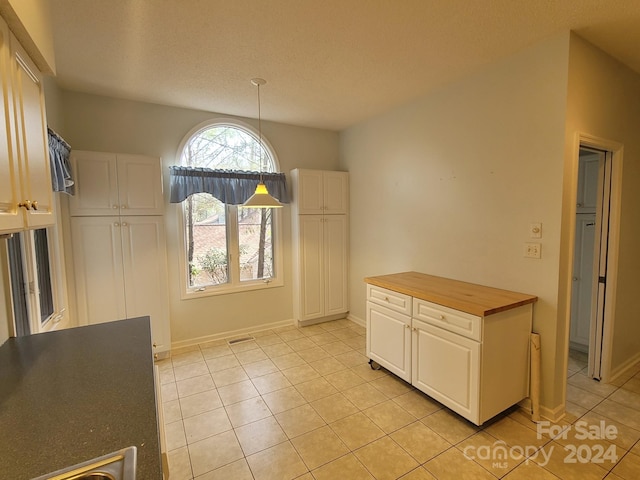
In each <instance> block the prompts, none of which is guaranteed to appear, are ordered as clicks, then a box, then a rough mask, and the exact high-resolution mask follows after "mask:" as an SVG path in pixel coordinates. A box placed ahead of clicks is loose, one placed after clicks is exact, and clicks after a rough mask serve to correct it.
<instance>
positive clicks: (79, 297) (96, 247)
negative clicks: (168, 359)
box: [71, 216, 171, 352]
mask: <svg viewBox="0 0 640 480" xmlns="http://www.w3.org/2000/svg"><path fill="white" fill-rule="evenodd" d="M71 236H72V244H73V262H74V273H75V282H76V302H77V313H78V320H79V323H80V324H96V323H102V322H108V321H112V320H118V319H122V318H132V317H140V316H147V315H148V316H149V317H150V318H151V331H152V338H153V342H154V344H155V345H156V349H157V351H158V352H164V351H167V350H169V349H170V342H171V338H170V332H169V304H168V293H169V292H168V286H167V263H166V244H165V232H164V221H163V217H161V216H111V217H106V216H94V217H72V218H71Z"/></svg>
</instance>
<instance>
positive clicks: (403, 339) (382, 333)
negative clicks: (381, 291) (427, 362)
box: [366, 302, 411, 382]
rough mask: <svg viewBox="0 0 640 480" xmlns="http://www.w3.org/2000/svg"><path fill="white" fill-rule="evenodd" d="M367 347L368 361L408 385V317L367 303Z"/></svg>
mask: <svg viewBox="0 0 640 480" xmlns="http://www.w3.org/2000/svg"><path fill="white" fill-rule="evenodd" d="M366 344H367V353H368V357H369V358H370V359H371V360H373V361H374V362H376V363H378V364H379V365H384V366H385V367H386V368H387V370H389V371H390V372H391V373H395V374H396V375H397V376H398V377H400V378H402V379H403V380H405V381H407V382H411V317H409V316H407V315H402V314H401V313H398V312H395V311H393V310H389V309H388V308H385V307H382V306H380V305H376V304H375V303H373V302H367V339H366Z"/></svg>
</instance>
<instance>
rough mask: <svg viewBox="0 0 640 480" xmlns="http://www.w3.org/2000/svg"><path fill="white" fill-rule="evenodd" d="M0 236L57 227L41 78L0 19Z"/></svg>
mask: <svg viewBox="0 0 640 480" xmlns="http://www.w3.org/2000/svg"><path fill="white" fill-rule="evenodd" d="M0 82H1V84H2V85H1V88H2V97H3V98H2V100H3V110H2V114H3V115H4V125H5V128H4V129H3V130H2V131H1V132H0V233H2V232H12V231H18V230H24V229H32V228H42V227H48V226H51V225H53V224H54V223H55V215H54V212H53V190H52V187H51V173H50V166H49V152H48V138H47V127H46V115H45V103H44V86H43V84H42V75H41V74H40V72H39V71H38V69H37V68H36V66H35V64H34V63H33V62H32V61H31V59H30V58H29V56H28V55H27V54H26V52H25V51H24V49H23V48H22V46H21V45H20V44H19V43H18V41H17V40H16V38H15V37H14V36H13V35H12V34H11V33H10V32H9V29H8V28H7V25H6V23H5V22H4V21H3V20H2V19H0Z"/></svg>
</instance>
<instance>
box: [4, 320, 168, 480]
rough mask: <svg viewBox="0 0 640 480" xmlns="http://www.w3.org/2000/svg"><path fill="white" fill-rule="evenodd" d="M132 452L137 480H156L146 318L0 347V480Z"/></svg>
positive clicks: (158, 472)
mask: <svg viewBox="0 0 640 480" xmlns="http://www.w3.org/2000/svg"><path fill="white" fill-rule="evenodd" d="M132 445H134V446H136V448H137V450H138V451H137V456H138V461H137V477H136V479H137V480H160V479H162V469H161V461H160V447H159V436H158V422H157V416H156V404H155V388H154V374H153V352H152V348H151V328H150V324H149V317H140V318H134V319H128V320H120V321H115V322H109V323H103V324H99V325H90V326H85V327H78V328H70V329H67V330H61V331H57V332H50V333H44V334H39V335H31V336H28V337H22V338H10V339H9V340H7V341H6V342H5V343H4V344H3V345H2V346H1V347H0V479H11V480H22V479H25V480H28V479H32V478H34V477H37V476H40V475H44V474H46V473H49V472H53V471H55V470H59V469H62V468H66V467H69V466H71V465H74V464H77V463H81V462H84V461H87V460H90V459H93V458H96V457H99V456H101V455H105V454H108V453H111V452H115V451H117V450H120V449H122V448H125V447H129V446H132Z"/></svg>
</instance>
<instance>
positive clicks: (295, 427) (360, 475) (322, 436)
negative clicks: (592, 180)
mask: <svg viewBox="0 0 640 480" xmlns="http://www.w3.org/2000/svg"><path fill="white" fill-rule="evenodd" d="M253 337H254V340H251V341H246V342H242V343H237V344H235V345H229V344H227V342H226V341H217V342H211V343H207V344H201V345H199V346H195V347H190V348H186V349H181V350H180V351H174V352H173V355H172V358H171V359H167V360H163V361H161V362H159V364H158V365H159V367H160V375H161V383H162V395H163V402H164V416H165V426H166V436H167V443H168V449H169V461H170V468H171V480H184V479H197V480H223V479H224V480H253V479H255V480H272V479H273V480H287V479H298V480H314V479H315V480H343V479H344V480H360V479H362V480H364V479H377V480H388V479H400V478H401V479H403V480H425V479H434V478H436V479H456V480H459V479H495V478H505V479H509V480H513V479H557V478H561V479H573V478H579V479H581V480H588V479H591V478H594V479H600V478H605V477H606V478H608V479H634V480H635V479H638V478H640V442H639V441H638V440H639V439H640V366H639V367H638V368H636V369H635V371H633V372H630V374H629V375H627V377H626V378H624V379H620V380H619V381H617V382H616V384H615V385H601V384H599V383H597V382H595V381H593V380H590V379H589V378H587V377H586V376H585V374H584V371H585V365H586V358H585V356H584V355H582V354H578V353H574V352H572V354H571V355H570V362H569V373H568V377H569V378H568V392H567V397H568V400H569V402H568V403H567V411H568V414H567V416H566V418H565V419H564V420H563V421H562V422H561V425H552V426H547V427H549V428H547V429H546V430H545V431H544V432H540V435H539V434H538V431H537V430H536V427H537V426H536V424H535V423H532V422H531V421H530V419H529V417H528V414H527V413H526V412H524V411H523V410H521V409H518V408H514V409H512V410H510V411H508V412H506V413H505V414H503V415H501V416H499V418H496V419H493V420H492V421H490V422H488V423H487V424H485V425H484V426H483V427H482V428H478V427H476V426H475V425H473V424H471V423H469V422H467V421H466V420H464V419H463V418H461V417H459V416H458V415H456V414H454V413H452V412H451V411H450V410H448V409H447V408H445V407H443V406H442V405H441V404H439V403H438V402H435V401H433V400H431V399H430V398H429V397H427V396H425V395H423V394H422V393H421V392H419V391H417V390H415V389H414V388H413V387H412V386H411V385H409V384H407V383H405V382H403V381H401V380H399V379H398V378H397V377H395V376H393V375H390V374H388V373H387V372H386V371H384V370H379V371H374V370H372V369H371V368H370V367H369V365H368V364H367V358H366V357H365V355H364V352H365V330H364V328H362V327H360V326H358V325H356V324H355V323H353V322H351V321H348V320H337V321H334V322H328V323H324V324H319V325H314V326H311V327H305V328H300V329H297V328H295V327H284V328H279V329H275V330H269V331H261V332H256V333H254V334H253ZM600 427H606V429H600V430H594V429H598V428H600ZM561 428H564V429H565V430H564V431H562V430H561ZM607 429H608V430H607ZM612 429H613V430H612ZM587 433H591V435H592V437H595V438H591V439H586V440H585V439H584V437H586V436H587V435H586V434H587ZM499 454H502V456H500V455H499ZM572 462H573V463H572Z"/></svg>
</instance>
